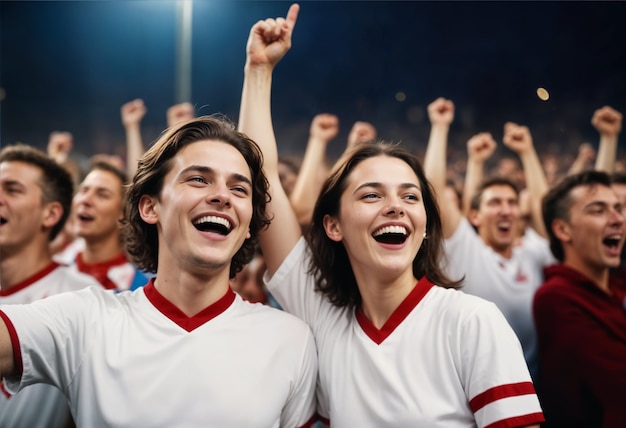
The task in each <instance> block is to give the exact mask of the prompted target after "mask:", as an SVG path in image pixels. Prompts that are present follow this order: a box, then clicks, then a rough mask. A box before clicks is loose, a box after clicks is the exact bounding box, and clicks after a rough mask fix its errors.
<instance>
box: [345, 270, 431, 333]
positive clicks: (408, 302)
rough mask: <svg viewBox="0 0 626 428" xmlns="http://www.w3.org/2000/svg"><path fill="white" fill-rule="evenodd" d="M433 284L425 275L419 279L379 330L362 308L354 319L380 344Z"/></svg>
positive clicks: (357, 311)
mask: <svg viewBox="0 0 626 428" xmlns="http://www.w3.org/2000/svg"><path fill="white" fill-rule="evenodd" d="M433 286H434V284H433V283H432V282H430V281H429V280H428V278H426V277H425V276H424V277H422V279H420V280H419V281H418V282H417V284H416V285H415V287H414V288H413V290H411V292H410V293H409V295H408V296H406V298H405V299H404V300H403V301H402V303H400V305H399V306H398V307H397V308H396V310H395V311H393V313H392V314H391V316H390V317H389V319H388V320H387V322H386V323H385V324H384V325H383V326H382V327H381V329H380V330H379V329H378V328H376V326H374V324H372V322H371V321H370V320H369V319H368V318H367V317H366V316H365V313H364V312H363V308H358V309H357V310H356V320H357V321H358V323H359V325H360V326H361V328H362V329H363V331H364V332H365V334H367V336H368V337H369V338H370V339H372V341H373V342H375V343H376V344H377V345H380V344H381V343H382V342H383V341H384V340H385V339H386V338H387V337H388V336H389V335H390V334H391V333H393V332H394V330H395V329H396V328H397V327H398V326H399V325H400V324H402V321H404V319H405V318H406V317H407V316H408V315H409V313H411V311H412V310H413V308H415V307H416V306H417V304H418V303H419V302H421V301H422V299H423V298H424V296H425V295H426V293H428V290H430V289H431V288H432V287H433Z"/></svg>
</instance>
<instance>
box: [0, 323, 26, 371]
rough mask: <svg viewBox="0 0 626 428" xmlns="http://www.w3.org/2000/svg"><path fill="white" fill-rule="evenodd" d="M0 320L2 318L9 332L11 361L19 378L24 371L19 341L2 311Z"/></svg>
mask: <svg viewBox="0 0 626 428" xmlns="http://www.w3.org/2000/svg"><path fill="white" fill-rule="evenodd" d="M0 318H2V320H3V321H4V323H5V324H6V326H7V330H9V337H10V338H11V346H13V361H14V364H15V369H16V370H17V374H18V375H19V376H21V375H22V371H24V366H23V363H22V350H21V349H20V340H19V339H18V337H17V331H15V327H14V326H13V323H12V322H11V320H10V319H9V317H8V316H7V315H6V314H5V313H4V312H2V311H0Z"/></svg>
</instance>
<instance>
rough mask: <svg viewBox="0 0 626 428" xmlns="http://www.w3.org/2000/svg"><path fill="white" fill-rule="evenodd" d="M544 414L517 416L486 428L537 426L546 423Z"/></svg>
mask: <svg viewBox="0 0 626 428" xmlns="http://www.w3.org/2000/svg"><path fill="white" fill-rule="evenodd" d="M545 421H546V419H545V418H544V417H543V413H541V412H539V413H531V414H530V415H524V416H516V417H514V418H508V419H503V420H501V421H498V422H494V423H492V424H489V425H487V426H486V427H485V428H516V427H525V426H527V425H535V424H539V423H541V422H545Z"/></svg>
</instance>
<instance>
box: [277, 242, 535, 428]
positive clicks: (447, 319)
mask: <svg viewBox="0 0 626 428" xmlns="http://www.w3.org/2000/svg"><path fill="white" fill-rule="evenodd" d="M309 260H310V254H309V252H308V247H307V245H306V242H305V241H304V239H301V240H300V241H299V242H298V244H297V245H296V246H295V247H294V249H293V250H292V251H291V253H290V254H289V256H288V257H287V258H286V259H285V261H284V262H283V264H282V265H281V266H280V268H279V269H278V271H277V272H276V273H275V274H274V276H273V277H272V278H271V279H269V280H268V278H267V277H265V280H266V284H267V286H268V289H269V291H270V292H271V293H272V294H273V295H274V297H276V299H277V300H278V302H279V303H280V304H281V305H282V307H283V308H284V309H285V310H287V311H289V312H291V313H293V314H295V315H297V316H299V317H301V318H302V319H304V320H305V321H306V322H307V323H308V324H309V325H310V326H311V329H312V330H313V334H314V336H315V339H316V342H317V347H318V358H319V388H318V392H317V393H318V406H319V407H318V413H319V414H320V416H322V417H323V418H324V419H326V420H327V421H328V420H329V421H330V424H331V425H332V426H333V427H339V428H341V427H349V428H354V427H386V428H392V427H409V426H424V427H426V426H427V427H444V428H456V427H475V426H478V427H486V426H491V427H499V426H503V427H504V426H511V425H507V424H512V423H513V422H514V423H517V424H519V425H526V424H534V423H539V422H541V421H543V414H542V411H541V407H540V405H539V401H538V399H537V396H536V394H535V390H534V386H533V384H532V382H531V378H530V374H529V373H528V369H527V368H526V364H525V362H524V358H523V355H522V350H521V347H520V344H519V341H518V340H517V338H516V336H515V334H514V333H513V331H512V330H511V328H510V327H509V325H508V324H507V323H506V321H505V320H504V318H503V316H502V314H501V313H500V311H498V309H497V308H496V307H495V305H493V304H492V303H489V302H487V301H485V300H483V299H480V298H477V297H474V296H469V295H467V294H465V293H463V292H460V291H456V290H451V289H444V288H442V287H437V286H433V284H432V283H430V282H429V281H428V280H427V279H425V278H422V279H421V280H420V281H419V282H418V284H417V285H416V287H415V289H414V290H413V291H412V292H411V294H410V295H409V296H408V297H407V298H406V299H405V300H404V301H403V303H402V304H401V305H400V306H399V307H398V308H397V309H396V311H395V312H394V313H393V314H392V316H391V317H390V319H389V320H388V321H387V323H386V324H385V325H384V326H383V327H382V328H381V329H380V330H379V329H377V328H376V327H375V326H374V325H373V324H372V323H371V322H370V321H369V320H368V319H367V317H366V316H365V315H364V314H363V313H362V312H361V311H359V310H357V311H356V313H355V311H351V310H348V309H346V308H338V307H336V306H334V305H332V304H331V303H330V302H329V301H328V300H327V299H326V298H325V297H323V296H322V295H321V294H319V293H316V292H315V291H314V284H313V278H312V277H311V275H310V274H308V272H307V270H308V266H309Z"/></svg>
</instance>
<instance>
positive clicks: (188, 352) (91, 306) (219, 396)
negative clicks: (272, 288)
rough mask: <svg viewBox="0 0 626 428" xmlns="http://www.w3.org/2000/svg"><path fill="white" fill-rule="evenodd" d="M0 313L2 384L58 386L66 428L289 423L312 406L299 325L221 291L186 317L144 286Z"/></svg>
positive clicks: (308, 339)
mask: <svg viewBox="0 0 626 428" xmlns="http://www.w3.org/2000/svg"><path fill="white" fill-rule="evenodd" d="M0 316H3V318H5V321H7V324H8V326H9V331H10V332H12V333H13V347H14V349H15V350H16V359H17V360H18V362H20V361H21V365H22V367H23V371H22V375H21V376H20V377H17V378H14V379H5V381H6V385H7V386H8V387H9V388H11V389H13V390H20V389H22V388H24V387H26V386H27V385H30V384H33V383H37V382H48V383H51V384H53V385H56V386H58V387H59V388H60V389H61V390H63V392H64V393H65V395H66V396H67V397H68V399H69V401H70V406H71V409H72V414H73V415H74V418H75V420H76V423H77V425H78V426H85V427H103V426H115V427H142V428H147V427H201V426H202V427H204V426H216V427H218V426H219V427H241V428H245V427H264V428H265V427H279V426H281V427H282V426H286V427H296V426H307V424H310V423H311V422H312V417H313V415H314V413H315V392H314V391H315V381H316V374H317V355H316V350H315V344H314V339H313V336H312V334H311V331H310V329H309V328H308V326H307V325H306V324H305V323H303V322H302V321H300V320H298V319H297V318H295V317H293V316H292V315H289V314H287V313H284V312H282V311H279V310H277V309H273V308H269V307H267V306H264V305H261V304H251V303H248V302H245V301H244V300H242V299H241V297H239V296H238V295H236V294H235V293H234V292H232V290H230V289H229V290H228V292H227V293H226V294H225V295H224V297H222V298H221V299H220V300H219V301H217V302H216V303H214V304H212V305H211V306H209V307H207V308H206V309H204V310H203V311H201V312H200V313H198V314H196V315H195V316H193V317H187V316H186V315H185V314H184V313H182V312H181V311H180V310H179V309H178V308H176V307H175V306H174V305H173V304H171V303H170V302H169V301H167V300H166V299H165V298H164V297H163V296H162V295H161V294H160V293H159V292H158V291H157V290H156V288H155V287H154V284H153V282H152V281H151V282H150V283H149V284H148V285H147V286H145V287H141V288H139V289H137V290H135V291H133V292H130V291H126V292H121V293H114V292H112V291H106V290H103V289H102V287H101V286H96V287H90V288H88V289H86V290H82V291H79V292H76V293H66V294H64V295H60V296H56V297H51V298H49V299H47V300H46V301H41V302H36V303H34V304H32V305H28V306H25V307H19V308H18V307H12V306H2V307H0ZM18 366H19V364H18Z"/></svg>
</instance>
